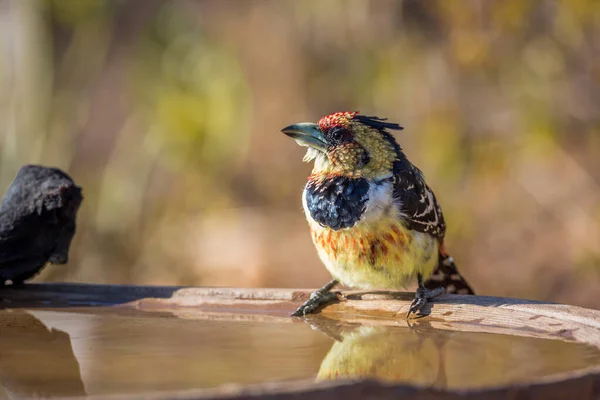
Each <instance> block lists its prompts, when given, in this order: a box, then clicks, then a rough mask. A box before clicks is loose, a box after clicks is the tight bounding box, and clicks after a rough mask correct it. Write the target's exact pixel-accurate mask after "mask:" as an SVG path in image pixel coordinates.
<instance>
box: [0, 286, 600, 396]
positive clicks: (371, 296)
mask: <svg viewBox="0 0 600 400" xmlns="http://www.w3.org/2000/svg"><path fill="white" fill-rule="evenodd" d="M311 291H312V290H309V289H268V288H260V289H245V288H225V287H168V286H131V285H93V284H76V283H73V284H69V283H64V284H63V283H40V284H28V285H25V286H23V287H19V288H12V287H10V286H8V287H4V288H2V289H1V292H0V298H2V304H3V306H4V308H25V307H26V308H36V309H37V308H61V307H69V308H80V309H81V311H82V312H85V308H86V307H98V306H110V307H125V308H131V309H139V310H144V311H147V312H153V311H157V312H170V313H173V314H174V315H176V316H178V317H180V318H195V319H221V320H223V319H225V320H230V321H231V320H239V321H244V320H252V321H277V322H280V323H298V322H300V323H302V322H303V321H302V319H300V318H292V317H290V316H289V314H290V313H291V312H292V311H293V310H294V309H295V308H296V307H297V306H298V305H299V304H301V302H302V301H304V300H306V299H307V298H308V296H309V295H310V292H311ZM343 293H344V295H345V296H346V297H347V300H346V301H343V302H339V303H335V304H331V305H329V306H327V307H324V308H322V309H321V310H320V311H319V312H320V313H321V314H322V315H323V316H326V317H327V318H330V319H333V320H339V321H340V322H343V323H349V324H361V325H395V326H407V324H409V323H417V324H418V323H419V322H420V321H427V323H428V324H430V325H431V327H433V328H435V329H441V330H453V331H466V332H480V333H495V334H508V335H516V336H524V337H534V338H543V339H554V340H562V341H570V342H579V343H585V344H588V345H591V346H594V347H596V348H598V349H600V311H598V310H591V309H585V308H581V307H576V306H568V305H563V304H555V303H548V302H539V301H530V300H520V299H511V298H500V297H486V296H466V295H441V296H439V297H438V298H436V299H435V301H434V302H432V303H429V304H427V305H426V306H425V308H424V310H423V313H424V314H427V316H425V317H423V318H422V319H421V318H416V319H411V320H409V321H408V322H407V321H406V319H405V314H406V311H407V310H408V307H409V304H410V301H411V300H412V298H413V296H414V293H407V292H393V291H344V292H343ZM307 318H308V319H310V318H312V317H310V316H309V317H307ZM298 395H302V397H303V398H308V399H328V400H332V399H338V398H339V399H342V398H350V399H352V398H363V397H361V396H367V397H370V396H373V397H377V398H380V399H386V398H397V397H398V396H405V397H403V398H409V399H426V398H427V399H429V398H434V397H435V398H436V399H451V398H459V397H460V398H492V399H505V398H506V399H509V398H510V399H513V398H519V399H521V398H523V399H527V398H531V399H554V398H556V399H559V398H582V399H592V398H594V399H595V398H600V365H599V366H594V367H590V368H588V369H586V370H584V371H577V372H573V373H564V374H560V375H559V376H552V377H549V378H548V379H541V380H536V381H535V382H531V383H528V384H523V385H517V386H510V387H496V388H485V389H475V390H463V391H457V390H448V389H433V388H425V387H418V386H416V385H406V384H392V383H384V382H380V381H376V380H360V381H343V380H340V381H329V382H320V383H315V382H314V381H312V380H302V381H297V382H281V383H268V384H260V385H251V386H236V385H231V386H227V387H222V388H218V389H209V390H193V391H184V392H177V393H168V394H164V393H163V394H161V393H156V394H148V395H143V396H142V395H133V396H132V395H110V396H102V398H111V399H121V398H123V399H130V398H156V399H162V398H177V399H188V398H189V399H192V398H194V399H208V398H219V399H251V398H259V397H260V398H278V399H288V398H290V399H291V398H296V397H297V396H298ZM86 398H99V396H90V397H86Z"/></svg>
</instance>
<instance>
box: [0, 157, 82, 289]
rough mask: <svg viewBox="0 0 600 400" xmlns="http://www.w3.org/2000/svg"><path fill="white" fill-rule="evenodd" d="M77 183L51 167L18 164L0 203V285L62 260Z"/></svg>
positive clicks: (77, 202)
mask: <svg viewBox="0 0 600 400" xmlns="http://www.w3.org/2000/svg"><path fill="white" fill-rule="evenodd" d="M82 200H83V197H82V195H81V188H80V187H79V186H77V185H76V184H75V182H73V179H71V177H70V176H68V175H67V174H65V173H64V172H62V171H61V170H59V169H57V168H47V167H42V166H39V165H26V166H24V167H22V168H21V169H20V170H19V172H18V173H17V176H16V177H15V180H14V181H13V182H12V184H11V185H10V187H9V188H8V190H7V191H6V194H5V195H4V198H3V199H2V204H1V205H0V285H2V284H4V283H5V282H6V281H7V280H10V281H12V282H13V284H19V283H22V282H23V281H25V280H26V279H29V278H31V277H33V276H34V275H36V274H38V273H39V272H40V271H41V269H42V268H43V267H44V265H46V263H47V262H50V263H52V264H66V263H67V261H68V259H69V247H70V246H71V240H72V239H73V235H74V234H75V225H76V221H75V220H76V217H77V211H78V210H79V206H80V204H81V201H82Z"/></svg>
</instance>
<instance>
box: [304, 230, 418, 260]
mask: <svg viewBox="0 0 600 400" xmlns="http://www.w3.org/2000/svg"><path fill="white" fill-rule="evenodd" d="M388 228H389V229H376V230H371V231H369V230H366V229H360V228H358V227H357V228H353V229H344V230H339V231H334V230H333V229H327V228H325V229H323V228H321V229H319V228H317V229H311V235H312V238H313V242H314V243H315V246H317V248H318V249H319V250H322V251H324V252H325V253H327V256H328V258H329V259H330V260H335V261H342V262H343V261H353V262H360V263H366V264H371V265H377V264H381V262H382V261H384V260H388V259H389V258H390V257H392V258H398V259H399V258H400V257H402V255H403V253H404V252H403V251H402V249H404V247H405V246H406V245H407V243H408V242H409V241H410V240H411V237H410V236H409V235H407V232H403V231H402V230H401V229H400V227H399V224H390V226H389V227H388Z"/></svg>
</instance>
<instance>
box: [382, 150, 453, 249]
mask: <svg viewBox="0 0 600 400" xmlns="http://www.w3.org/2000/svg"><path fill="white" fill-rule="evenodd" d="M393 179H394V198H395V199H397V200H398V203H399V205H400V212H401V213H402V215H403V216H404V218H405V219H406V222H407V224H408V227H409V228H410V229H413V230H415V231H418V232H424V233H428V234H430V235H432V236H435V237H437V238H439V239H440V240H442V239H443V238H444V233H445V232H446V224H445V222H444V216H443V215H442V209H441V208H440V205H439V204H438V202H437V200H436V198H435V195H434V194H433V191H432V190H431V189H430V188H429V186H427V184H426V183H425V179H424V178H423V174H422V173H421V171H420V170H419V169H418V168H417V167H415V166H414V165H412V164H411V163H410V161H408V160H407V159H406V158H404V159H403V160H399V161H397V162H396V163H395V165H394V176H393Z"/></svg>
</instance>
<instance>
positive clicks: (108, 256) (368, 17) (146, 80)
mask: <svg viewBox="0 0 600 400" xmlns="http://www.w3.org/2000/svg"><path fill="white" fill-rule="evenodd" d="M599 54H600V2H597V1H594V0H569V1H567V0H564V1H555V0H552V1H550V0H548V1H534V0H502V1H500V0H498V1H487V2H482V1H479V0H463V1H461V2H460V3H455V2H448V1H443V0H438V1H427V2H424V1H418V0H411V1H396V0H373V1H365V0H327V1H322V0H304V1H292V0H226V1H224V0H207V1H203V0H197V1H194V0H189V1H187V0H170V1H169V0H137V1H135V0H27V1H23V0H0V184H1V185H0V187H1V189H0V190H2V191H3V190H4V189H5V188H6V187H8V185H9V184H10V182H11V181H12V179H13V178H14V175H15V173H16V171H17V170H18V169H19V168H20V167H21V166H22V165H23V164H26V163H41V164H45V165H51V166H57V167H59V168H62V169H64V170H65V171H67V172H69V173H70V174H71V176H72V177H73V178H74V179H75V181H76V182H77V183H78V184H79V185H81V186H83V188H84V196H85V200H84V203H83V205H82V208H81V210H80V212H79V219H78V233H77V235H76V236H75V239H74V242H73V247H72V250H71V258H70V263H69V264H68V265H67V266H51V267H48V268H47V269H46V270H44V272H43V273H42V274H41V275H40V276H39V277H37V278H36V280H37V281H71V282H96V283H137V284H165V285H166V284H168V285H226V286H249V287H253V286H272V287H316V286H320V285H322V284H323V283H324V282H325V281H326V280H327V279H328V278H329V275H328V274H327V272H326V270H325V268H324V267H323V266H322V265H321V263H320V261H319V260H318V258H317V255H316V252H315V250H314V249H313V246H312V243H311V240H310V237H309V234H308V228H307V225H306V221H305V219H304V215H303V212H302V207H301V199H300V194H301V191H302V189H303V186H304V183H305V180H306V176H307V175H308V174H309V172H310V169H311V166H310V165H308V164H304V163H302V162H301V158H302V155H303V153H304V151H303V149H302V148H300V147H298V146H297V145H296V144H295V143H294V142H293V141H292V140H290V139H289V138H287V137H286V136H285V135H283V134H281V133H280V132H279V130H280V129H281V128H282V127H284V126H286V125H289V124H291V123H295V122H300V121H316V120H317V119H319V118H320V117H321V116H323V115H325V114H329V113H331V112H334V111H339V110H360V111H361V112H362V113H365V114H368V115H373V114H374V115H378V116H381V117H388V118H389V119H390V120H391V121H392V122H398V123H400V124H401V125H403V126H404V127H405V130H404V131H401V132H398V133H396V137H397V138H398V139H399V141H400V143H401V144H402V146H403V147H404V149H405V151H406V153H407V154H408V156H409V158H410V159H411V160H412V161H413V162H414V163H415V164H416V165H417V166H419V167H420V168H421V169H422V170H423V172H424V173H425V175H426V177H427V179H428V182H429V183H430V186H432V187H433V188H434V190H435V192H436V195H437V197H438V199H439V200H440V202H441V204H442V207H443V209H444V214H445V216H446V220H447V223H448V231H447V235H446V237H447V246H448V249H449V251H450V252H451V254H453V256H454V258H455V260H456V261H457V263H458V265H459V267H460V268H461V270H462V271H463V273H464V275H465V276H466V277H467V278H468V280H469V281H470V282H471V283H472V285H473V286H474V287H475V289H476V290H477V291H478V293H480V294H485V295H499V296H514V297H523V298H530V299H540V300H550V301H559V302H567V303H571V304H576V305H582V306H589V307H596V308H599V307H600V297H599V296H598V295H597V293H598V286H599V285H600V186H599V180H600V107H599V105H600V58H599V57H598V55H599Z"/></svg>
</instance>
